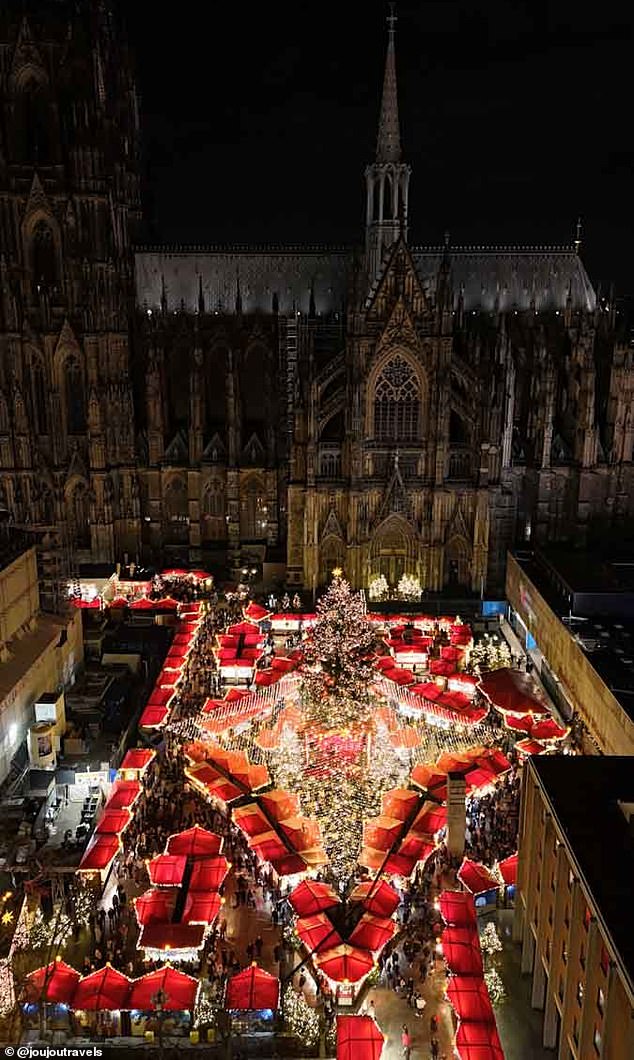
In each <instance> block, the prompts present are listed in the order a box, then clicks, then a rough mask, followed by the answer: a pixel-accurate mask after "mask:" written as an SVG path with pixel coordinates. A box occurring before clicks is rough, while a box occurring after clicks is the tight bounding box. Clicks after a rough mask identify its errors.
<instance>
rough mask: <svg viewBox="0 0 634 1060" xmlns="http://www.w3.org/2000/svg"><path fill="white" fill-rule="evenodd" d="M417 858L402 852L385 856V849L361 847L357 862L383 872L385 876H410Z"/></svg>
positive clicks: (374, 870)
mask: <svg viewBox="0 0 634 1060" xmlns="http://www.w3.org/2000/svg"><path fill="white" fill-rule="evenodd" d="M417 860H418V858H417V857H416V856H415V855H414V856H413V857H408V856H406V855H404V854H390V856H389V857H387V858H386V851H385V850H376V849H375V848H374V847H363V849H362V851H361V853H360V854H359V864H360V865H364V866H365V868H367V869H371V870H372V871H373V872H384V873H385V875H386V876H405V877H407V876H411V875H412V873H413V871H414V869H415V868H416V862H417Z"/></svg>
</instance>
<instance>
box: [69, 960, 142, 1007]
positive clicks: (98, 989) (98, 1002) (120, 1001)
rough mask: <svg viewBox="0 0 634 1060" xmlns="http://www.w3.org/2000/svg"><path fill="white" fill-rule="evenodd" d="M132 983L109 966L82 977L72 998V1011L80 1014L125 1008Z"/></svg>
mask: <svg viewBox="0 0 634 1060" xmlns="http://www.w3.org/2000/svg"><path fill="white" fill-rule="evenodd" d="M131 985H132V981H131V980H130V979H128V977H127V975H123V973H122V972H119V971H117V969H116V968H112V967H111V966H110V965H109V964H107V965H106V966H105V968H99V969H97V971H96V972H91V973H90V975H85V976H83V977H82V978H81V979H80V980H79V983H78V985H77V989H76V991H75V995H74V997H73V1006H72V1007H73V1009H75V1010H80V1011H82V1012H89V1011H90V1012H92V1011H95V1010H96V1011H101V1010H105V1011H106V1012H116V1011H117V1010H118V1009H122V1008H125V1003H126V1001H127V998H128V994H129V993H130V987H131Z"/></svg>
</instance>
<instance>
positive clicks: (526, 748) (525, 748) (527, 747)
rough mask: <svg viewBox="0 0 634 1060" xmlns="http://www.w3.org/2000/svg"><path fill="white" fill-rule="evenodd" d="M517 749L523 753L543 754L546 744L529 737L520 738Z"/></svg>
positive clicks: (516, 745)
mask: <svg viewBox="0 0 634 1060" xmlns="http://www.w3.org/2000/svg"><path fill="white" fill-rule="evenodd" d="M515 750H516V751H519V752H520V754H523V755H541V754H543V753H544V751H545V750H546V745H545V744H543V743H540V742H539V740H533V739H531V738H530V737H529V738H528V739H527V740H518V741H517V743H516V744H515Z"/></svg>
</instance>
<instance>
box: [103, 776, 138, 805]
mask: <svg viewBox="0 0 634 1060" xmlns="http://www.w3.org/2000/svg"><path fill="white" fill-rule="evenodd" d="M140 794H141V785H140V783H139V781H138V780H115V782H114V784H113V785H112V790H111V792H110V797H109V798H108V801H107V803H106V809H107V810H128V809H130V807H131V806H134V804H135V802H136V800H137V799H138V797H139V795H140Z"/></svg>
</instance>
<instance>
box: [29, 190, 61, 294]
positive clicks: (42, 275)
mask: <svg viewBox="0 0 634 1060" xmlns="http://www.w3.org/2000/svg"><path fill="white" fill-rule="evenodd" d="M37 199H38V196H36V199H35V201H34V202H33V203H32V208H31V209H30V210H28V212H27V214H26V216H25V217H24V220H23V221H22V241H23V246H24V260H25V262H26V264H27V267H28V268H29V270H30V274H31V279H32V284H33V291H34V293H35V291H36V288H37V286H38V284H39V285H41V284H42V283H44V284H45V285H46V286H48V287H55V286H59V280H60V277H61V275H62V269H61V262H62V250H61V248H62V242H61V233H60V228H59V224H58V223H57V219H56V217H55V216H54V215H53V213H52V212H51V211H50V209H47V208H46V203H45V202H42V201H41V199H40V201H39V202H38V201H37ZM27 209H28V208H27Z"/></svg>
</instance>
